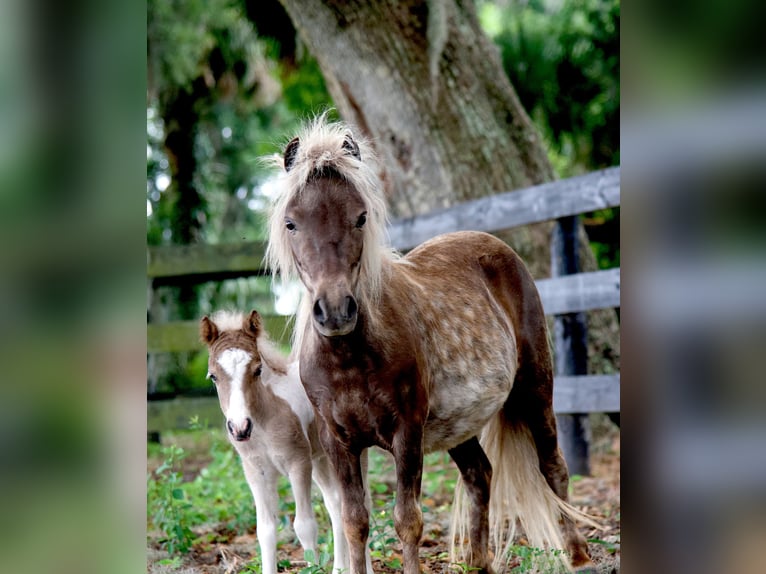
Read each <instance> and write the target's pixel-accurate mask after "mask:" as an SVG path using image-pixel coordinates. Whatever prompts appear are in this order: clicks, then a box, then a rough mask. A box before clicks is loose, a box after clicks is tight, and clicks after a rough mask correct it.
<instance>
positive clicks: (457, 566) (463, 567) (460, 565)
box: [450, 562, 479, 574]
mask: <svg viewBox="0 0 766 574" xmlns="http://www.w3.org/2000/svg"><path fill="white" fill-rule="evenodd" d="M450 566H451V567H452V568H453V569H454V570H458V571H459V572H462V574H467V573H468V572H473V571H475V570H479V568H478V567H476V566H469V565H468V564H466V563H465V562H451V563H450Z"/></svg>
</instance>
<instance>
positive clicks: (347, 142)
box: [343, 134, 362, 160]
mask: <svg viewBox="0 0 766 574" xmlns="http://www.w3.org/2000/svg"><path fill="white" fill-rule="evenodd" d="M343 149H344V150H346V151H347V152H348V153H350V154H351V155H353V156H354V157H355V158H356V159H358V160H361V159H362V154H361V152H360V151H359V146H358V145H357V144H356V142H355V141H354V138H352V137H351V134H349V135H347V136H346V139H344V140H343Z"/></svg>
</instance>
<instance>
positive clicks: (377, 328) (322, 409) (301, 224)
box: [267, 116, 593, 574]
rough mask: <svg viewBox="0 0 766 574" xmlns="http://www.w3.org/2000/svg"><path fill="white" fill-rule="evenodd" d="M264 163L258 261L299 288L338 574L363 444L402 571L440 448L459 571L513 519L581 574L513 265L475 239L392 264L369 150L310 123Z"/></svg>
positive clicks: (507, 251)
mask: <svg viewBox="0 0 766 574" xmlns="http://www.w3.org/2000/svg"><path fill="white" fill-rule="evenodd" d="M274 163H276V164H277V165H279V166H281V167H282V168H283V171H282V172H281V175H280V186H281V189H280V192H281V193H280V195H279V196H278V197H277V199H276V202H275V204H274V205H273V206H272V211H271V214H270V223H269V224H270V233H269V246H268V249H267V258H268V261H269V264H270V266H271V268H272V270H273V271H274V272H280V273H281V275H282V277H283V278H288V279H289V278H293V277H298V278H299V279H300V280H301V282H302V283H303V286H304V287H305V292H304V297H303V302H302V304H301V307H300V309H299V311H298V317H297V320H296V328H295V337H296V338H295V346H294V349H297V350H298V352H299V354H300V355H299V363H300V377H301V381H302V382H303V385H304V387H305V389H306V393H307V395H308V397H309V399H310V400H311V402H312V404H313V405H314V408H315V410H316V412H317V413H318V418H319V419H320V421H321V425H320V439H321V441H322V444H323V445H324V447H325V450H326V451H327V452H328V454H329V456H330V459H331V461H332V463H333V466H334V468H335V470H336V472H337V474H338V478H339V480H340V481H341V484H342V485H343V489H342V517H343V527H344V529H345V533H346V538H347V540H348V544H349V552H350V558H351V574H360V573H362V572H364V569H365V546H366V541H367V537H368V534H369V514H368V512H367V510H366V508H365V504H364V500H365V496H366V493H365V486H364V480H363V478H364V477H363V471H362V465H361V464H360V458H361V457H362V456H363V453H364V452H365V450H366V449H367V448H369V447H371V446H373V445H377V446H379V447H381V448H383V449H385V450H388V451H390V452H391V453H392V454H393V457H394V462H395V464H396V476H397V490H396V505H395V509H394V524H395V528H396V532H397V534H398V536H399V538H400V540H401V542H402V546H403V569H404V574H417V573H418V572H420V564H419V558H418V546H419V542H420V539H421V535H422V531H423V517H422V513H421V508H420V503H419V499H420V489H421V475H422V468H423V455H424V453H427V452H430V451H434V450H447V451H448V452H449V454H450V456H451V457H452V459H453V460H454V461H455V463H456V464H457V466H458V469H459V470H460V473H461V478H462V481H463V483H464V487H465V490H466V492H467V495H468V499H469V501H470V503H471V507H470V509H469V511H468V513H467V514H468V517H467V520H468V525H467V528H468V537H469V542H470V552H469V553H468V556H467V557H466V558H467V561H468V566H469V568H472V569H478V570H480V571H481V572H492V571H493V568H498V567H500V566H501V565H503V564H504V563H505V559H506V557H507V554H508V550H509V548H510V545H511V543H512V538H513V535H514V532H513V530H514V528H515V524H516V520H517V519H518V520H519V522H520V523H521V525H522V527H523V528H524V530H525V532H526V535H527V538H528V540H529V542H530V544H532V545H533V546H538V547H553V548H564V547H565V548H566V550H568V553H569V560H570V561H571V565H572V566H574V567H575V568H577V569H578V570H580V571H589V570H590V569H591V568H592V567H593V563H592V562H591V560H590V558H589V556H588V553H587V543H586V541H585V539H584V538H583V536H582V535H581V534H580V533H579V532H578V531H577V530H576V527H575V524H574V521H573V518H574V517H578V518H582V516H583V515H582V513H581V512H579V511H577V510H576V509H574V508H573V507H572V506H570V505H569V504H568V503H567V502H566V500H567V487H568V472H567V468H566V464H565V462H564V460H563V458H562V456H561V453H560V451H559V448H558V444H557V437H556V420H555V418H554V413H553V408H552V391H553V373H552V364H551V355H550V350H549V346H548V337H547V331H546V324H545V317H544V313H543V308H542V304H541V303H540V298H539V295H538V293H537V290H536V287H535V284H534V281H533V280H532V277H531V276H530V274H529V272H528V271H527V269H526V267H525V266H524V264H523V262H522V261H521V259H520V258H519V257H518V256H517V255H516V253H515V252H514V251H513V250H512V249H511V248H509V247H508V246H507V245H506V244H504V243H503V242H501V241H500V240H499V239H496V238H494V237H492V236H490V235H488V234H485V233H476V232H461V233H454V234H447V235H443V236H440V237H437V238H435V239H433V240H431V241H428V242H427V243H425V244H423V245H421V246H420V247H418V248H416V249H415V250H413V251H412V252H410V253H409V254H408V255H407V256H405V257H401V258H400V257H397V256H396V255H395V254H394V253H393V252H392V251H391V249H390V248H387V247H385V244H384V239H383V237H384V230H385V225H386V209H385V200H384V197H383V192H382V185H381V182H380V180H379V178H378V176H377V175H376V174H377V171H376V170H377V166H376V165H375V162H374V160H373V156H372V152H371V150H370V148H369V146H368V145H367V144H366V142H364V141H362V140H359V139H358V138H356V137H355V136H354V135H353V134H352V132H351V130H350V129H349V128H348V127H347V126H346V125H344V124H342V123H328V122H326V121H325V116H321V117H319V118H317V119H315V120H314V121H313V122H311V123H309V124H308V125H307V126H306V127H305V128H304V130H303V131H302V133H301V134H300V135H299V136H298V137H296V138H294V139H293V140H292V141H290V143H289V144H288V145H287V147H286V149H285V152H284V156H283V158H274ZM457 522H458V523H460V520H459V519H458V520H457ZM458 527H459V528H458V530H459V531H464V529H465V527H464V526H462V525H461V524H458ZM560 527H563V537H562V532H561V530H560ZM490 538H491V539H492V542H493V545H494V547H495V560H494V563H493V564H490V560H491V559H490V552H489V542H490ZM453 540H454V536H453ZM562 559H563V560H564V561H565V562H566V558H562ZM569 566H570V564H568V563H567V564H565V565H563V566H562V567H566V568H569Z"/></svg>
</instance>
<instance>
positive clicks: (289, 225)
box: [285, 219, 295, 231]
mask: <svg viewBox="0 0 766 574" xmlns="http://www.w3.org/2000/svg"><path fill="white" fill-rule="evenodd" d="M285 227H287V231H295V223H293V222H292V221H290V220H289V219H285Z"/></svg>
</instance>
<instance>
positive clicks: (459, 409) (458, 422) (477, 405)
mask: <svg viewBox="0 0 766 574" xmlns="http://www.w3.org/2000/svg"><path fill="white" fill-rule="evenodd" d="M442 375H443V376H442V377H441V378H438V379H435V380H433V384H432V387H431V396H430V399H429V415H428V420H427V422H426V428H425V436H424V447H425V450H426V452H431V451H435V450H447V449H450V448H453V447H455V446H457V445H459V444H461V443H463V442H465V441H466V440H468V439H469V438H471V437H473V436H478V435H479V434H480V433H481V429H482V428H483V427H484V425H486V424H487V422H489V420H490V419H491V418H492V417H493V416H494V415H495V414H496V413H497V412H498V411H499V410H500V409H501V408H502V407H503V405H504V404H505V401H506V400H507V399H508V395H509V394H510V392H511V388H512V386H513V378H514V375H515V365H513V366H512V365H509V364H508V365H506V366H505V368H502V369H498V370H497V371H495V372H487V373H483V374H481V375H480V376H477V375H473V376H466V377H455V376H449V375H448V374H447V373H443V374H442Z"/></svg>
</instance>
